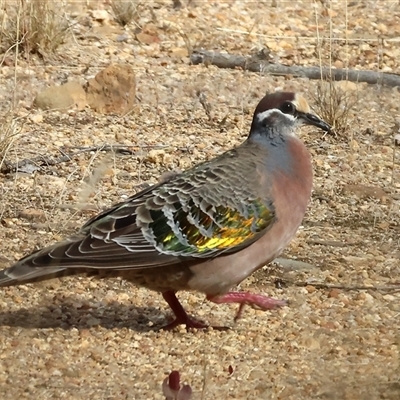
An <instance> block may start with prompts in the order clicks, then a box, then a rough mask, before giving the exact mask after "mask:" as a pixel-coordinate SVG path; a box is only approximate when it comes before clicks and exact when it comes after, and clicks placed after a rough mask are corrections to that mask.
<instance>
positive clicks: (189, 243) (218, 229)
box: [149, 199, 275, 257]
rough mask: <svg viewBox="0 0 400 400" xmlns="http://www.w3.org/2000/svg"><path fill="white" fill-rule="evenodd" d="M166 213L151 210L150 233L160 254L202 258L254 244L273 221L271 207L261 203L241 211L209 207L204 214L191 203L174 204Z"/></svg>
mask: <svg viewBox="0 0 400 400" xmlns="http://www.w3.org/2000/svg"><path fill="white" fill-rule="evenodd" d="M170 210H173V211H172V212H168V213H167V214H169V215H166V213H165V209H163V210H152V211H151V217H152V219H153V222H151V223H150V224H149V229H150V230H151V231H152V232H153V237H154V240H155V242H156V243H157V247H158V248H159V249H160V250H161V251H162V252H163V253H169V254H171V253H172V254H175V255H191V256H194V257H205V256H209V255H212V254H213V255H216V254H218V253H222V252H233V251H237V250H239V249H241V248H243V247H246V246H248V245H250V244H251V243H253V242H254V241H255V240H256V239H257V238H258V237H259V235H260V233H261V232H263V231H264V230H265V229H267V228H268V227H269V226H270V224H271V223H272V221H273V220H274V217H275V214H274V212H273V208H272V206H271V205H269V206H267V205H266V204H265V203H263V202H262V201H261V200H260V199H257V200H254V201H252V202H250V203H246V205H245V206H244V205H243V206H242V207H241V210H240V211H239V210H236V209H232V208H230V207H225V206H216V207H212V206H210V207H209V208H208V209H206V210H202V209H201V208H200V207H198V206H197V205H195V204H194V202H193V201H190V202H189V204H187V205H186V207H181V206H180V204H179V203H175V204H173V205H172V207H171V208H170V209H169V211H170Z"/></svg>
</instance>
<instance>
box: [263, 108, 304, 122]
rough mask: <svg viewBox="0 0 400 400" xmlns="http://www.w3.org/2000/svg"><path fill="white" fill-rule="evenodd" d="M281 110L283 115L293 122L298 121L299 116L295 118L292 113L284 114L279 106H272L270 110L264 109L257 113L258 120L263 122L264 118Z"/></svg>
mask: <svg viewBox="0 0 400 400" xmlns="http://www.w3.org/2000/svg"><path fill="white" fill-rule="evenodd" d="M276 112H279V113H281V114H282V115H284V116H285V117H286V118H287V119H289V120H291V121H292V122H293V123H295V122H296V120H297V118H295V117H294V116H293V115H290V114H284V113H283V112H282V111H281V110H279V109H278V108H271V109H270V110H267V111H263V112H262V113H259V114H257V118H258V120H259V121H260V122H261V121H263V120H264V119H266V118H268V117H269V116H270V115H271V114H272V113H276Z"/></svg>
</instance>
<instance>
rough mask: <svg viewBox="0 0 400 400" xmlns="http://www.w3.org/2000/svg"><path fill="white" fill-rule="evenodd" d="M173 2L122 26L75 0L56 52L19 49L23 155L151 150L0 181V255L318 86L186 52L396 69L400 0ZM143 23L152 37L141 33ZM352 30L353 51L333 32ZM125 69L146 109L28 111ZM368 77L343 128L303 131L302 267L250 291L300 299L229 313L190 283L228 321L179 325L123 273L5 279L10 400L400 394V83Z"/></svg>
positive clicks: (202, 308)
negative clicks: (309, 171)
mask: <svg viewBox="0 0 400 400" xmlns="http://www.w3.org/2000/svg"><path fill="white" fill-rule="evenodd" d="M93 3H95V4H93ZM171 3H172V2H155V3H152V4H151V5H146V6H142V7H141V8H140V13H139V16H138V18H137V21H136V23H132V24H130V25H128V26H127V27H125V28H121V27H120V26H119V25H118V24H116V23H115V21H113V19H112V17H111V19H110V20H109V21H108V22H106V23H100V22H98V21H96V20H95V18H94V17H93V13H92V9H93V8H96V7H97V8H98V7H100V5H99V4H98V3H97V2H85V4H83V3H76V2H74V3H72V2H71V4H70V5H69V6H68V8H67V9H66V10H67V12H68V13H69V15H70V18H71V22H73V23H74V27H73V33H74V36H73V37H71V38H70V39H69V40H68V42H67V43H66V44H65V45H64V47H63V48H62V50H61V52H60V53H59V54H58V55H56V56H54V57H52V58H51V60H46V62H43V61H42V60H40V59H38V58H36V57H35V56H34V55H31V56H30V57H29V58H28V59H26V58H24V57H21V58H20V60H19V64H18V68H17V70H16V71H15V69H14V65H13V63H7V65H3V66H2V67H1V69H0V98H1V99H2V101H1V102H0V111H1V115H10V107H11V102H12V100H13V98H14V99H15V100H16V102H17V107H16V108H15V110H14V111H13V112H14V114H12V115H13V116H14V117H15V118H17V120H16V121H17V123H18V124H20V125H21V127H22V128H21V129H22V133H23V134H22V135H21V136H20V137H19V138H18V140H17V141H16V142H15V143H14V145H13V146H12V148H11V149H10V151H9V152H8V154H7V160H8V161H11V162H15V161H17V160H20V159H22V158H30V157H35V156H37V155H45V156H51V157H56V156H59V155H60V148H64V149H65V148H67V149H68V148H71V147H75V146H92V145H96V146H100V145H103V144H119V145H123V146H126V147H129V148H130V149H134V150H136V151H137V153H136V154H134V155H123V154H111V153H109V152H102V151H93V152H90V153H83V154H80V155H77V156H76V157H74V159H73V160H72V161H71V162H65V163H61V164H58V165H55V166H50V167H46V168H40V169H38V170H37V171H36V172H35V173H33V174H27V173H18V174H7V175H0V197H1V202H0V223H1V226H2V228H1V230H0V267H1V268H3V267H6V266H7V265H10V264H11V263H12V262H13V261H15V260H17V259H18V258H20V257H22V256H23V255H25V254H27V253H28V252H30V251H32V250H33V249H35V248H38V247H41V246H44V245H46V244H50V243H52V242H53V241H56V240H59V239H61V238H63V237H65V236H67V235H69V234H71V233H73V232H74V231H76V230H77V229H78V228H79V227H80V226H81V224H83V223H84V222H85V221H86V220H87V219H88V218H89V217H91V216H92V215H94V214H95V213H96V212H98V211H100V210H101V209H104V208H105V207H108V206H110V205H111V204H112V203H114V202H117V201H121V200H122V199H124V198H126V196H128V195H130V194H132V193H134V192H135V191H136V190H138V187H139V186H140V185H141V184H143V183H154V182H156V181H157V179H158V177H159V176H160V174H161V173H163V172H165V171H168V170H173V169H176V168H180V169H185V168H188V167H189V166H191V165H193V164H195V163H198V162H200V161H202V160H205V159H208V158H211V157H213V156H215V155H216V154H219V153H221V152H223V151H225V150H227V149H229V148H231V147H233V146H234V145H237V144H238V143H240V142H241V141H242V140H244V138H245V137H246V135H247V133H248V129H249V124H250V121H251V115H252V111H253V110H254V107H255V105H256V104H257V102H258V100H259V99H260V98H261V97H262V96H263V94H264V93H265V92H266V91H275V90H277V89H289V90H296V91H300V92H302V93H303V94H304V95H305V96H306V97H307V98H308V99H310V103H311V104H312V105H315V103H316V102H315V94H316V92H317V84H318V82H316V81H309V80H306V79H296V78H294V77H291V76H287V77H274V76H265V75H263V74H256V73H249V72H244V71H242V70H224V69H218V68H216V67H213V66H208V67H206V66H190V65H189V58H188V57H187V50H188V48H189V50H190V48H192V47H193V48H195V47H203V48H205V49H210V50H213V49H215V50H218V51H221V50H222V51H227V52H231V53H234V54H244V55H246V54H250V53H251V52H252V51H255V50H258V49H261V48H263V47H267V48H269V49H270V52H271V57H272V60H273V61H275V62H281V63H286V64H292V65H295V64H297V65H310V66H311V65H319V63H320V61H321V62H322V64H323V65H329V64H332V65H335V66H338V67H340V66H349V67H350V68H358V69H371V70H374V71H382V72H395V73H400V66H399V62H400V61H399V60H400V50H399V46H398V43H397V42H394V41H390V40H388V39H390V38H393V37H398V36H399V31H400V22H399V21H400V5H399V4H398V2H389V1H356V2H351V3H348V7H347V19H346V13H345V12H346V7H344V4H345V2H344V1H343V2H342V1H337V2H332V4H331V5H330V3H329V2H325V4H326V5H327V7H328V8H324V6H323V4H321V3H313V2H311V1H305V0H304V1H296V2H293V1H290V2H289V1H280V0H277V1H264V2H239V1H237V2H229V3H228V2H206V1H197V2H196V1H194V2H191V4H190V5H187V4H186V3H184V4H183V7H182V8H181V9H179V10H174V9H173V7H172V4H171ZM105 7H106V8H107V7H108V6H105ZM316 16H317V19H316ZM330 21H331V22H332V29H331V30H330V28H329V26H330V25H329V24H330ZM346 21H347V31H346ZM139 29H142V33H143V32H144V33H146V34H147V35H148V36H143V35H142V36H136V34H135V32H136V33H137V32H139ZM234 30H236V31H234ZM243 32H249V33H247V34H245V33H243ZM346 32H347V37H348V38H349V39H351V40H349V41H348V43H347V44H346V43H345V42H343V41H338V40H336V41H330V40H329V37H330V36H333V37H335V38H344V37H345V36H346ZM121 35H125V36H126V38H125V39H124V40H122V41H121ZM317 36H319V37H320V38H321V40H322V39H323V40H322V42H320V45H318V43H317V41H316V38H317ZM356 38H358V39H360V38H362V39H367V40H353V39H356ZM146 42H147V43H146ZM148 43H149V44H148ZM8 57H12V53H11V55H8ZM110 62H126V63H129V64H130V65H131V66H132V67H133V68H134V71H135V74H136V77H137V85H138V88H137V97H138V102H137V107H136V108H135V109H134V110H133V111H132V113H131V114H130V115H127V116H124V117H117V116H105V115H101V114H96V113H94V112H93V111H91V110H84V111H77V110H70V111H68V112H61V111H46V112H42V111H40V110H36V109H34V108H32V107H31V105H32V101H33V99H34V97H35V94H36V93H37V92H38V91H39V90H42V89H43V88H45V87H46V86H48V85H51V84H61V83H64V82H66V81H67V80H78V81H80V80H86V79H89V78H91V77H93V76H94V75H95V74H96V73H97V72H98V71H100V70H101V69H103V68H104V67H105V66H107V65H108V64H109V63H110ZM15 74H16V75H15ZM14 76H16V77H17V82H18V84H17V87H16V88H15V87H14V81H13V79H14ZM354 86H355V92H352V93H351V95H354V94H355V93H356V95H357V96H358V98H359V101H358V103H357V104H356V106H355V107H354V109H353V110H352V111H351V112H350V117H351V118H350V121H349V126H348V128H347V129H346V131H345V133H344V134H342V135H341V136H339V137H333V136H330V135H325V136H323V134H322V133H321V132H318V131H315V130H311V131H306V130H305V131H303V132H302V135H301V137H302V139H303V140H304V141H305V142H306V143H307V146H308V147H309V149H310V152H311V153H312V156H313V163H314V171H315V184H314V192H313V197H312V201H311V204H310V207H309V210H308V213H307V215H306V218H305V220H304V223H303V226H302V227H301V229H300V230H299V232H298V235H297V236H296V238H295V240H294V241H293V242H292V244H291V245H290V247H289V248H288V249H287V250H286V251H285V255H284V257H286V258H289V259H297V260H301V261H304V262H306V263H307V264H305V265H306V266H305V268H304V269H299V268H297V267H296V268H289V269H288V268H283V267H280V266H274V267H271V268H264V269H263V270H260V271H258V272H257V273H256V274H255V275H254V276H252V277H250V278H249V279H247V280H246V281H245V282H243V284H242V285H241V288H242V289H248V290H251V291H255V292H265V293H268V294H270V295H273V296H275V297H278V298H285V299H288V300H289V301H290V305H289V306H288V307H284V308H282V309H280V310H278V311H276V312H268V313H265V312H261V311H256V310H253V309H249V308H247V309H245V312H244V315H243V318H242V319H241V320H240V321H239V322H238V323H237V324H233V317H234V314H235V311H236V308H235V307H234V306H228V305H226V306H221V305H215V304H210V303H208V302H207V301H205V300H204V296H202V295H201V294H196V293H180V294H179V298H180V299H181V301H182V303H183V304H184V305H185V307H186V308H187V310H188V311H189V312H190V313H192V314H193V315H196V316H197V317H199V318H202V319H204V320H206V321H209V322H210V323H212V324H215V325H218V324H223V325H227V326H231V327H232V329H231V330H229V331H225V332H220V331H214V330H212V329H210V330H207V331H199V332H186V331H185V330H184V329H183V328H182V329H176V330H174V331H171V332H164V331H157V328H159V327H160V326H162V325H163V324H165V323H166V322H167V321H168V318H169V316H170V311H169V310H168V307H167V306H166V304H165V303H164V301H163V299H162V298H161V296H160V295H158V294H155V293H152V292H149V291H148V290H145V289H141V288H136V287H132V286H131V285H129V284H127V283H125V282H122V281H119V280H109V281H95V280H90V279H86V278H80V277H76V278H68V279H64V280H54V281H49V282H45V283H41V284H37V285H22V286H19V287H13V288H2V289H1V290H0V349H1V350H0V397H1V398H2V399H16V398H27V399H43V400H44V399H50V398H52V399H54V398H57V399H64V398H65V399H163V395H162V392H161V383H162V381H163V379H164V378H165V377H166V376H167V375H168V373H169V372H170V371H172V370H173V369H175V370H179V371H180V372H181V376H182V380H184V381H185V382H187V383H189V384H190V385H191V387H192V389H193V391H194V394H193V397H192V398H193V399H312V398H317V399H398V398H400V381H399V373H400V363H399V352H400V331H399V323H400V305H399V299H400V294H399V292H398V291H395V290H388V287H391V286H393V285H394V284H396V282H397V283H398V282H399V278H398V277H399V272H400V222H399V210H400V148H399V147H397V150H396V147H395V146H394V140H393V137H394V133H393V128H392V127H393V126H394V122H395V121H396V118H398V115H399V107H400V106H399V97H400V93H399V91H398V90H397V89H396V88H387V87H381V86H378V85H376V86H368V85H365V84H355V85H354ZM352 89H354V87H353V88H352ZM352 89H351V88H350V89H349V88H347V89H346V90H352ZM197 93H203V94H204V95H205V96H206V99H207V102H208V104H209V106H210V110H211V111H210V116H207V114H206V113H205V110H204V108H203V107H202V105H201V103H200V101H199V98H198V95H197ZM349 95H350V94H349ZM371 188H372V189H371ZM319 284H320V286H319ZM365 288H367V289H365ZM368 288H369V289H368ZM230 369H232V370H233V373H230Z"/></svg>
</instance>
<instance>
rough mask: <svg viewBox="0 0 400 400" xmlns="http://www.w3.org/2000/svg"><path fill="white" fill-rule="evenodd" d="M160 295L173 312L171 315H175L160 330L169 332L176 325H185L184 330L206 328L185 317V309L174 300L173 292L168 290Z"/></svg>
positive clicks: (204, 325) (187, 316)
mask: <svg viewBox="0 0 400 400" xmlns="http://www.w3.org/2000/svg"><path fill="white" fill-rule="evenodd" d="M162 295H163V297H164V299H165V301H166V302H167V303H168V305H169V306H170V307H171V310H172V311H173V313H174V314H175V319H174V320H173V321H172V322H171V323H170V324H168V325H166V326H163V327H162V329H164V330H170V329H174V328H175V327H177V326H178V325H186V329H189V328H196V329H205V328H208V325H206V324H203V323H202V322H200V321H196V320H195V319H193V318H191V317H189V315H187V313H186V311H185V309H184V308H183V307H182V304H181V303H180V302H179V300H178V299H177V298H176V296H175V292H174V291H172V290H169V291H167V292H163V293H162Z"/></svg>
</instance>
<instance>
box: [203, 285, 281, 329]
mask: <svg viewBox="0 0 400 400" xmlns="http://www.w3.org/2000/svg"><path fill="white" fill-rule="evenodd" d="M207 299H208V300H210V301H212V302H213V303H217V304H223V303H239V310H238V312H237V314H236V316H235V322H236V321H237V320H238V319H239V318H240V317H241V315H242V311H243V307H244V306H245V305H246V304H247V305H249V306H251V307H253V308H256V309H259V310H273V309H275V308H279V307H283V306H285V305H286V304H287V301H285V300H277V299H274V298H272V297H268V296H264V295H262V294H254V293H248V292H228V293H226V294H223V295H221V296H207Z"/></svg>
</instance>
